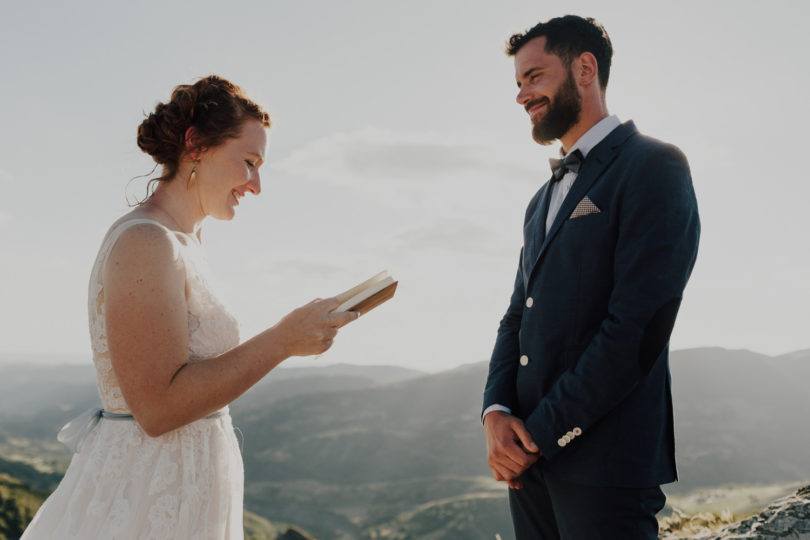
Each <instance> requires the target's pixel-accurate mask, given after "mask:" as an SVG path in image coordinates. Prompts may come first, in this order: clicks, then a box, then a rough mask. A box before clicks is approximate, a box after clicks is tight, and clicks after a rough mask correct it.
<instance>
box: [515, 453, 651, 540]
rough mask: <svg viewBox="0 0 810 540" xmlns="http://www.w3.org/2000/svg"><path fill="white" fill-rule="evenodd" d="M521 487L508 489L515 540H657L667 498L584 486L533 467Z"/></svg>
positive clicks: (646, 492) (648, 490) (639, 491)
mask: <svg viewBox="0 0 810 540" xmlns="http://www.w3.org/2000/svg"><path fill="white" fill-rule="evenodd" d="M520 478H521V480H522V481H523V487H522V488H521V489H511V488H510V489H509V506H510V509H511V511H512V521H513V523H514V526H515V535H516V537H517V540H636V539H638V540H642V539H643V540H655V539H657V538H658V521H657V520H656V518H655V514H656V513H658V511H659V510H661V509H662V508H663V507H664V502H665V501H666V496H665V495H664V493H663V492H662V491H661V488H660V487H658V486H655V487H651V488H641V489H638V488H620V487H601V486H583V485H579V484H572V483H570V482H565V481H562V480H559V479H555V478H553V477H551V476H548V475H546V474H544V473H543V471H542V468H541V467H538V466H534V467H531V468H529V470H528V471H526V472H525V473H524V474H523V476H521V477H520Z"/></svg>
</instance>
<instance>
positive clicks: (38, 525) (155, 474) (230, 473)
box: [22, 76, 357, 540]
mask: <svg viewBox="0 0 810 540" xmlns="http://www.w3.org/2000/svg"><path fill="white" fill-rule="evenodd" d="M269 127H270V118H269V116H268V114H267V113H266V112H265V111H264V110H263V109H262V108H261V107H260V106H259V105H257V104H256V103H254V102H253V101H251V100H250V99H248V98H247V97H246V96H245V95H244V93H243V92H242V90H241V89H240V88H239V87H238V86H236V85H234V84H232V83H231V82H229V81H227V80H225V79H223V78H220V77H217V76H209V77H206V78H204V79H201V80H199V81H198V82H196V83H195V84H193V85H181V86H178V87H177V88H175V89H174V92H173V93H172V96H171V99H170V100H169V102H168V103H161V104H158V106H157V107H156V109H155V111H154V112H153V113H152V114H150V115H149V117H148V118H146V119H145V120H144V121H143V123H142V124H141V125H140V127H139V128H138V146H139V147H140V148H141V150H143V151H144V152H146V153H147V154H149V155H151V156H152V158H153V159H154V160H155V161H156V162H157V163H158V164H160V165H162V175H161V176H160V177H159V178H156V179H154V180H152V181H151V182H150V187H151V185H152V183H155V184H156V185H157V187H156V188H155V189H154V192H153V193H152V194H151V195H150V196H149V197H148V198H147V199H146V200H145V201H144V202H143V203H142V204H140V205H139V206H138V207H137V208H135V209H134V210H133V211H131V212H130V213H128V214H126V215H125V216H123V217H122V218H121V219H119V220H118V221H117V222H116V223H114V224H113V226H112V227H111V228H110V230H109V232H108V233H107V236H106V237H105V239H104V241H103V242H102V245H101V248H100V250H99V253H98V257H97V259H96V262H95V265H94V267H93V270H92V273H91V277H90V292H89V316H90V334H91V338H92V347H93V361H94V363H95V366H96V371H97V377H98V389H99V394H100V396H101V401H102V403H103V405H104V409H103V410H101V411H92V412H88V413H87V414H86V415H85V416H84V417H83V418H82V417H80V418H78V419H76V420H74V421H72V422H71V423H70V424H68V426H66V428H64V429H63V432H62V433H61V434H60V436H61V438H62V439H64V440H66V441H67V442H68V443H71V444H73V446H74V447H75V448H76V449H77V453H76V454H74V456H73V459H72V461H71V463H70V466H69V467H68V470H67V472H66V474H65V477H64V478H63V480H62V482H61V483H60V484H59V486H58V487H57V489H56V491H54V493H53V494H51V496H50V497H49V498H48V500H47V501H45V503H44V504H43V505H42V507H41V508H40V509H39V511H38V512H37V514H36V516H35V517H34V519H33V521H32V522H31V524H30V525H29V527H28V528H27V530H26V531H25V533H24V534H23V537H22V538H23V539H25V540H34V539H52V538H63V539H67V538H74V539H82V540H88V539H102V538H103V539H123V538H126V539H134V538H137V539H156V540H158V539H159V540H166V539H181V538H183V539H217V540H221V539H223V538H224V539H238V538H242V537H243V532H242V531H243V529H242V495H243V493H242V492H243V480H244V479H243V476H244V471H243V466H242V457H241V454H240V452H239V447H238V445H237V441H236V438H235V436H234V431H233V426H232V424H231V417H230V415H229V414H228V404H229V403H230V402H232V401H233V400H234V399H236V398H237V397H238V396H239V395H241V394H242V393H243V392H245V391H246V390H247V389H248V388H250V387H251V386H252V385H253V384H255V383H256V382H257V381H258V380H259V379H261V378H262V377H263V376H264V375H265V374H267V373H268V372H269V371H270V370H271V369H273V368H274V367H276V366H277V365H278V364H279V363H281V362H282V361H283V360H285V359H286V358H288V357H290V356H304V355H311V354H320V353H322V352H324V351H326V350H327V349H328V348H329V347H330V346H331V345H332V340H333V339H334V337H335V335H336V334H337V329H338V328H339V327H341V326H343V325H344V324H346V323H348V322H350V321H352V320H354V319H355V318H356V317H357V315H356V314H354V313H350V312H349V313H331V311H332V310H334V309H335V308H336V307H337V306H338V302H337V300H335V299H334V298H330V299H326V300H315V301H313V302H310V303H309V304H307V305H305V306H303V307H301V308H298V309H296V310H294V311H293V312H291V313H290V314H288V315H287V316H286V317H284V318H283V319H282V320H281V321H279V322H278V323H277V324H276V325H275V326H273V327H272V328H269V329H267V330H265V331H264V332H262V333H260V334H259V335H257V336H255V337H253V338H252V339H250V340H248V341H246V342H244V343H242V344H241V345H240V344H239V333H238V327H237V323H236V321H235V320H234V319H233V317H232V316H231V315H230V314H229V313H228V312H227V311H226V310H225V308H224V307H223V306H222V304H221V303H220V302H219V301H218V300H217V298H216V296H214V294H213V291H212V290H211V288H210V286H209V281H208V277H207V268H206V262H205V255H204V252H203V249H202V245H201V242H200V238H201V237H200V230H201V226H202V223H203V221H204V219H205V218H206V217H208V216H212V217H214V218H216V219H225V220H230V219H232V218H233V216H234V213H235V209H236V207H237V206H238V205H239V201H240V199H241V198H242V197H244V196H245V194H247V193H250V194H252V195H258V194H259V192H260V191H261V183H260V180H259V169H260V167H261V166H262V163H263V162H264V155H265V147H266V144H267V135H266V131H267V129H268V128H269Z"/></svg>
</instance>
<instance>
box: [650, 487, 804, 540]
mask: <svg viewBox="0 0 810 540" xmlns="http://www.w3.org/2000/svg"><path fill="white" fill-rule="evenodd" d="M731 520H732V516H731V514H730V513H728V512H726V513H721V514H717V513H713V512H703V513H700V514H695V515H693V516H686V515H683V514H680V513H675V514H673V515H672V516H670V517H668V518H665V519H664V520H662V523H661V532H660V537H661V539H662V540H672V539H676V538H690V539H694V540H735V539H746V540H749V539H750V540H771V539H775V538H790V539H804V540H810V486H805V487H803V488H801V489H799V490H797V491H796V492H795V493H793V494H791V495H788V496H787V497H783V498H781V499H778V500H776V501H774V502H773V503H772V504H771V505H770V506H768V507H767V508H766V509H765V510H763V511H762V512H760V513H758V514H755V515H753V516H751V517H749V518H747V519H744V520H742V521H737V522H734V523H730V521H731Z"/></svg>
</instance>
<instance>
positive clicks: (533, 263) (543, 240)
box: [524, 121, 638, 288]
mask: <svg viewBox="0 0 810 540" xmlns="http://www.w3.org/2000/svg"><path fill="white" fill-rule="evenodd" d="M636 133H638V130H637V129H636V126H635V124H634V123H633V122H632V121H630V122H627V123H625V124H622V125H621V126H619V127H617V128H616V129H614V130H613V131H611V132H610V133H609V134H608V136H607V137H605V138H604V139H603V140H602V141H601V142H600V143H599V144H597V145H596V146H595V147H594V148H593V149H592V150H591V151H590V152H588V156H587V157H586V158H585V163H584V164H583V165H582V169H580V171H579V174H578V175H577V179H576V180H575V181H574V184H573V185H572V186H571V190H570V191H569V192H568V195H566V196H565V200H564V201H563V203H562V206H561V207H560V211H559V212H557V215H556V217H555V218H554V223H552V224H551V228H550V229H549V230H548V234H545V230H546V227H545V220H546V216H547V215H548V199H549V198H550V197H549V190H548V186H546V191H545V193H544V198H545V201H544V203H545V209H544V211H543V212H542V214H543V222H542V229H541V230H542V231H543V232H544V234H543V236H541V237H539V238H538V241H537V243H538V245H539V246H540V247H539V249H536V250H534V251H536V254H535V255H534V258H532V259H526V258H525V248H524V260H527V261H528V262H529V264H527V265H526V266H527V267H528V270H529V271H528V272H527V273H526V276H528V278H529V279H531V276H532V273H533V272H534V269H535V268H536V267H537V265H538V264H539V262H540V259H541V258H542V257H543V253H545V251H546V249H547V248H548V245H549V244H550V243H551V242H552V241H553V240H554V237H555V236H557V233H558V232H559V230H560V228H561V227H562V226H563V224H564V223H565V221H566V220H567V219H568V216H570V215H571V212H573V211H574V208H576V206H577V204H578V203H579V201H581V200H582V198H583V197H584V196H585V195H587V194H588V192H589V191H590V189H591V187H593V185H594V184H595V183H596V182H597V181H598V180H600V179H601V178H602V172H603V171H604V170H605V169H606V168H607V166H608V165H610V163H611V162H612V161H613V160H614V159H615V158H616V155H617V154H618V152H619V149H620V147H621V146H622V145H623V144H624V143H625V141H627V139H628V138H629V137H631V136H632V135H635V134H636ZM540 213H541V212H536V213H535V215H537V214H540ZM527 225H528V223H527ZM524 244H525V241H524ZM526 269H527V268H524V271H525V270H526ZM529 279H526V280H524V283H525V285H526V287H527V288H528V285H529Z"/></svg>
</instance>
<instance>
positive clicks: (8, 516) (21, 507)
mask: <svg viewBox="0 0 810 540" xmlns="http://www.w3.org/2000/svg"><path fill="white" fill-rule="evenodd" d="M46 496H47V495H46V494H45V493H43V492H41V491H38V490H35V489H32V488H30V487H29V486H26V485H25V484H24V483H22V482H20V481H19V480H18V479H16V478H13V477H11V476H9V475H7V474H3V473H0V540H13V539H17V538H19V537H20V536H21V535H22V531H23V530H25V527H26V526H28V523H30V522H31V519H32V518H33V517H34V514H35V513H36V511H37V509H38V508H39V507H40V505H41V504H42V502H43V501H44V500H45V497H46Z"/></svg>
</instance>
